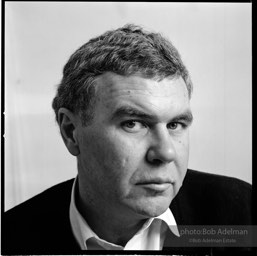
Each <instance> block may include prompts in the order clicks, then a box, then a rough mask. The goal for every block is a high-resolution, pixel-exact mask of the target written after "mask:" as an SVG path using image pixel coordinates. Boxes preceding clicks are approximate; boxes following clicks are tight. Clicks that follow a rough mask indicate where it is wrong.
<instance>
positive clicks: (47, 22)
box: [4, 2, 252, 210]
mask: <svg viewBox="0 0 257 256" xmlns="http://www.w3.org/2000/svg"><path fill="white" fill-rule="evenodd" d="M251 7H252V6H251V4H250V3H248V4H247V3H201V4H200V3H150V2H149V3H147V2H145V3H140V2H134V3H133V2H130V3H126V2H120V3H118V2H117V3H111V2H106V3H104V2H102V3H101V2H97V3H93V2H92V3H91V2H74V3H72V2H5V181H4V184H5V210H8V209H10V208H11V207H13V206H15V205H17V204H19V203H21V202H23V201H25V200H27V199H28V198H30V197H32V196H34V195H36V194H38V193H39V192H41V191H43V190H45V189H46V188H48V187H50V186H52V185H54V184H56V183H58V182H61V181H65V180H67V179H70V178H72V177H74V176H75V175H76V159H75V157H73V156H72V155H70V154H69V152H68V151H67V149H66V148H65V146H64V143H63V141H62V139H61V136H60V133H59V130H58V126H57V124H56V123H55V119H54V113H53V111H52V109H51V102H52V99H53V97H54V95H55V91H56V86H57V84H58V83H59V82H60V80H61V78H62V68H63V66H64V64H65V63H66V62H67V60H68V58H69V56H70V55H71V54H72V53H73V52H74V51H75V50H76V49H77V48H78V47H80V46H81V45H82V44H84V43H85V42H87V41H88V40H89V39H90V38H92V37H95V36H98V35H100V34H101V33H103V32H105V31H106V30H109V29H115V28H118V27H120V26H123V25H124V24H126V23H135V24H138V25H142V26H144V27H145V28H146V29H149V30H154V31H157V32H161V33H162V34H163V35H165V36H166V37H168V38H169V39H170V40H171V41H172V42H173V44H174V45H175V46H176V47H177V49H178V50H179V52H180V54H181V56H182V59H183V61H184V63H185V65H186V66H187V68H188V70H189V72H190V74H191V77H192V80H193V83H194V91H193V97H192V100H191V106H192V110H193V114H194V123H193V125H192V127H191V131H190V136H191V147H190V161H189V168H192V169H196V170H200V171H205V172H210V173H217V174H222V175H227V176H234V177H237V178H240V179H242V180H245V181H247V182H249V183H252V119H251V117H252V91H251V90H252V86H251V84H252V80H251V77H252V73H251V72H252V66H251V63H252V52H251V51H252V50H251V49H252V45H251V40H252V39H251V36H252V35H251V31H252V28H251V24H252V23H251Z"/></svg>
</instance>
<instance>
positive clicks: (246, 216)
mask: <svg viewBox="0 0 257 256" xmlns="http://www.w3.org/2000/svg"><path fill="white" fill-rule="evenodd" d="M251 195H252V189H251V185H250V184H249V183H247V182H245V181H242V180H240V179H237V178H233V177H227V176H222V175H216V174H210V173H204V172H199V171H194V170H188V171H187V174H186V177H185V179H184V182H183V185H182V187H181V189H180V191H179V192H178V194H177V196H176V197H175V199H174V200H173V202H172V204H171V207H172V209H173V210H174V211H175V212H178V211H179V215H180V216H182V217H181V218H182V219H183V216H184V219H183V221H185V222H188V223H191V222H194V223H191V224H195V225H198V224H210V225H212V224H213V225H216V224H217V225H219V224H220V225H230V224H231V225H236V224H237V225H247V224H251V203H252V202H251V200H252V199H251ZM181 207H183V210H184V213H183V212H180V208H181ZM175 214H176V213H175ZM185 214H187V216H186V215H185ZM180 216H178V219H180ZM188 216H189V217H188ZM188 223H185V224H188Z"/></svg>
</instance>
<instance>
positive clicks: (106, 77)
mask: <svg viewBox="0 0 257 256" xmlns="http://www.w3.org/2000/svg"><path fill="white" fill-rule="evenodd" d="M114 77H115V78H121V80H122V79H124V78H141V79H146V80H152V81H158V82H159V81H162V80H164V79H169V80H177V79H179V78H181V79H182V80H183V81H184V83H185V86H186V89H187V93H188V97H189V99H190V91H189V89H188V87H187V84H186V81H185V80H184V78H183V77H182V75H180V74H174V75H170V76H167V77H164V78H162V79H160V78H159V77H158V76H155V77H153V78H148V77H145V76H144V75H142V74H141V73H140V72H137V73H134V74H131V75H125V76H124V75H119V74H117V73H115V72H111V71H107V72H105V73H103V74H101V75H98V76H96V77H95V78H94V80H93V81H92V86H94V91H95V96H96V95H97V93H98V90H99V87H100V86H101V85H103V84H104V85H105V86H110V87H111V86H112V85H113V83H114V79H113V78H114ZM101 82H103V83H101Z"/></svg>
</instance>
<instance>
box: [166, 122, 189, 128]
mask: <svg viewBox="0 0 257 256" xmlns="http://www.w3.org/2000/svg"><path fill="white" fill-rule="evenodd" d="M185 126H186V125H185V124H182V123H178V122H172V123H169V124H168V125H167V128H168V129H171V130H181V129H183V128H184V127H185Z"/></svg>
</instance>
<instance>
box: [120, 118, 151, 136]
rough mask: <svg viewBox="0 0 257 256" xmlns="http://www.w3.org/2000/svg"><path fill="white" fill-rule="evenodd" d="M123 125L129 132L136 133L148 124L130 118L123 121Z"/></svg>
mask: <svg viewBox="0 0 257 256" xmlns="http://www.w3.org/2000/svg"><path fill="white" fill-rule="evenodd" d="M121 127H122V128H123V129H124V130H125V131H127V132H132V133H136V132H139V131H141V130H142V129H145V128H146V125H145V124H143V123H142V122H140V121H136V120H128V121H124V122H122V123H121Z"/></svg>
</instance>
